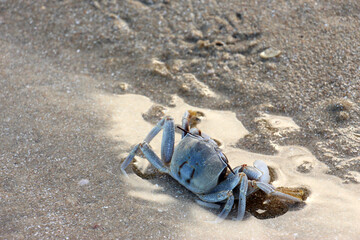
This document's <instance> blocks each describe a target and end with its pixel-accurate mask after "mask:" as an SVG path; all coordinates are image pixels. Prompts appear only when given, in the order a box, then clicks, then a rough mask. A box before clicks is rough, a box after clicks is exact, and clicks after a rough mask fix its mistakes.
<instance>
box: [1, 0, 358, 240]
mask: <svg viewBox="0 0 360 240" xmlns="http://www.w3.org/2000/svg"><path fill="white" fill-rule="evenodd" d="M359 14H360V4H359V2H358V1H356V0H354V1H296V2H289V1H273V2H266V3H265V2H263V3H259V2H253V1H247V2H244V1H241V2H239V1H222V2H218V3H217V2H216V1H181V2H180V1H179V2H176V1H167V0H152V1H148V0H142V1H130V0H125V1H106V0H103V1H75V0H73V1H71V0H70V1H54V2H48V1H36V2H33V1H12V0H2V1H0V114H1V117H0V164H1V167H0V238H1V239H24V238H25V239H48V238H61V239H63V238H69V239H78V238H80V239H116V238H118V239H144V238H153V239H160V238H161V239H163V238H165V239H204V238H207V239H319V238H320V239H356V238H357V237H358V236H359V235H360V227H359V226H358V224H357V223H358V222H360V219H359V216H360V208H359V201H360V190H359V183H360V127H359V122H360V120H359V119H360V107H359V105H360V67H359V62H360V41H359V40H358V39H360V32H359V31H358V29H360V15H359ZM266 49H271V50H268V51H267V52H266V53H263V52H264V50H266ZM271 55H272V56H271ZM153 105H156V106H158V107H157V108H152V106H153ZM159 106H160V107H159ZM149 109H152V110H154V109H155V110H156V109H160V110H159V111H149ZM187 109H194V110H200V111H202V112H203V113H204V114H205V118H204V119H203V120H202V122H201V123H200V125H199V127H200V128H201V129H202V130H203V131H204V132H206V133H208V134H209V135H211V136H212V137H214V138H215V139H217V140H219V141H220V142H221V143H222V149H223V151H224V152H225V153H226V154H227V156H228V158H229V159H230V163H231V165H232V166H236V165H240V164H243V163H247V164H252V162H253V161H254V160H256V159H262V160H264V161H265V162H266V163H268V164H269V166H270V167H272V169H274V171H275V173H276V176H277V178H276V180H275V182H274V183H273V184H274V185H275V186H277V187H279V186H284V187H304V188H306V189H308V190H310V195H309V197H308V198H307V199H306V202H305V205H304V206H302V207H301V208H300V207H298V208H292V209H290V210H291V211H287V212H285V213H284V214H282V215H280V216H277V217H275V218H269V219H265V220H261V219H258V218H256V217H254V215H253V214H250V213H247V215H246V219H245V220H244V221H243V222H234V221H231V217H230V218H229V220H227V221H225V222H224V223H222V224H218V225H214V224H211V223H208V222H207V221H209V220H210V221H211V220H213V219H214V218H215V217H216V214H218V212H219V210H216V209H206V208H204V207H201V206H199V205H198V204H196V202H195V200H196V196H195V195H193V194H191V193H190V192H188V191H187V190H186V189H185V188H183V187H182V186H180V185H179V184H178V183H176V182H175V181H174V180H173V179H172V178H171V177H169V176H164V175H156V177H154V178H151V179H143V178H141V177H139V176H138V175H137V174H134V173H132V170H131V168H130V167H129V169H128V173H129V175H130V179H126V178H124V177H122V176H121V172H120V164H121V161H122V160H123V158H124V157H125V156H126V154H127V153H128V152H129V151H130V149H131V147H132V146H133V145H134V144H136V143H138V142H140V141H141V140H142V139H143V138H144V137H145V135H146V134H147V133H148V131H149V130H150V129H151V128H152V126H153V124H154V123H155V122H156V120H157V119H158V118H159V117H160V116H161V113H162V112H164V113H165V114H168V115H171V116H173V117H174V118H175V121H176V122H177V123H180V119H181V116H182V114H183V113H184V111H185V110H187ZM177 137H178V136H177ZM159 138H160V137H158V138H157V139H155V140H154V143H152V145H153V146H154V148H155V149H156V150H157V151H159V141H160V140H159ZM138 160H140V158H138Z"/></svg>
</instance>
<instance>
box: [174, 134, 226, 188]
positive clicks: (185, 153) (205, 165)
mask: <svg viewBox="0 0 360 240" xmlns="http://www.w3.org/2000/svg"><path fill="white" fill-rule="evenodd" d="M219 151H220V150H219V149H218V147H217V146H216V145H215V144H214V143H213V142H210V141H208V140H205V139H203V138H202V137H197V136H194V135H190V134H188V135H186V136H185V137H184V138H183V139H182V140H181V141H180V143H179V144H178V145H177V147H176V148H175V151H174V154H173V157H172V160H171V165H170V171H171V175H172V176H173V177H174V178H175V179H176V180H177V181H178V182H179V183H180V184H181V185H183V186H184V187H186V188H187V189H189V190H190V191H191V192H193V193H196V194H203V193H209V192H211V190H212V189H213V188H215V187H216V186H217V185H218V183H219V179H221V178H222V177H221V176H224V175H225V173H226V164H225V163H224V162H223V160H221V156H220V155H219Z"/></svg>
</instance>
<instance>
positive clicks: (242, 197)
mask: <svg viewBox="0 0 360 240" xmlns="http://www.w3.org/2000/svg"><path fill="white" fill-rule="evenodd" d="M248 185H249V183H248V178H247V176H246V174H245V173H240V186H239V206H238V215H237V218H236V220H242V219H243V218H244V215H245V209H246V196H247V189H248Z"/></svg>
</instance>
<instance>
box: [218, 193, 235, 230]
mask: <svg viewBox="0 0 360 240" xmlns="http://www.w3.org/2000/svg"><path fill="white" fill-rule="evenodd" d="M233 205H234V195H233V194H232V191H230V192H229V195H228V199H227V201H226V204H225V206H224V208H223V210H222V211H221V213H220V214H219V215H218V217H217V218H216V219H215V223H219V222H222V221H224V219H225V218H226V217H227V216H228V215H229V213H230V211H231V208H232V207H233Z"/></svg>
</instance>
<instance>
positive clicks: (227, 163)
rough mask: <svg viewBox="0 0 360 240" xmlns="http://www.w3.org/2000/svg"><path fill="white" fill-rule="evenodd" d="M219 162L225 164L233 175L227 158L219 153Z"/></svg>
mask: <svg viewBox="0 0 360 240" xmlns="http://www.w3.org/2000/svg"><path fill="white" fill-rule="evenodd" d="M221 155H222V156H221V160H222V161H223V162H224V163H225V164H226V166H227V167H228V168H229V170H230V171H231V172H232V173H233V174H234V175H235V172H234V170H233V169H232V168H231V167H230V165H229V160H228V159H227V157H226V156H225V154H223V153H221Z"/></svg>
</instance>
